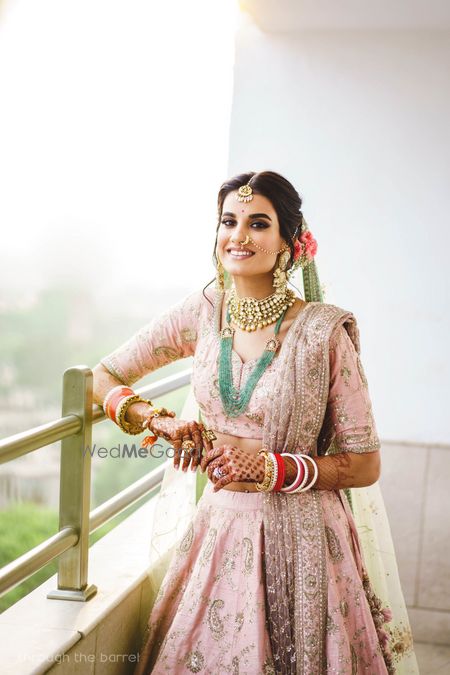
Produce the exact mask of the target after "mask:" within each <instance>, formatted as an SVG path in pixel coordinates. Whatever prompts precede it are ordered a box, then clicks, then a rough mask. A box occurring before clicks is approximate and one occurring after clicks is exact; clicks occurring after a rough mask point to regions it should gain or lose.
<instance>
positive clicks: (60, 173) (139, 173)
mask: <svg viewBox="0 0 450 675" xmlns="http://www.w3.org/2000/svg"><path fill="white" fill-rule="evenodd" d="M239 17H240V15H239V10H238V5H237V2H233V1H231V0H189V2H186V1H185V0H184V1H182V0H175V1H171V2H149V0H126V1H125V0H122V2H118V1H117V0H76V1H75V0H72V2H70V1H68V0H65V1H64V2H61V0H40V1H39V2H35V1H34V0H3V2H1V0H0V186H1V187H0V191H1V194H0V231H1V233H2V239H1V244H2V245H1V248H0V289H1V295H2V296H3V301H5V299H6V301H7V299H8V296H9V297H13V295H15V293H14V291H13V289H25V288H26V289H28V293H29V294H31V295H32V294H33V293H35V292H36V290H38V289H39V288H41V287H43V286H46V285H48V284H52V283H54V282H60V281H63V280H74V279H76V280H77V281H79V282H82V283H85V284H89V285H92V288H93V293H94V294H95V295H96V296H98V297H103V296H104V297H105V299H106V296H107V295H111V294H112V293H113V292H114V289H115V288H116V287H117V285H118V284H126V285H127V286H130V287H131V286H135V287H137V288H141V290H143V291H145V288H147V289H148V290H147V291H145V292H146V293H154V292H159V291H160V290H163V289H165V288H168V287H169V286H175V287H180V286H184V287H185V288H186V290H187V291H189V290H190V289H194V288H197V287H199V286H200V285H204V284H206V283H207V282H208V281H209V280H210V279H211V278H212V277H213V276H214V267H213V265H212V262H211V255H212V250H213V244H214V236H215V225H216V199H217V191H218V189H219V186H220V184H221V182H222V181H223V180H225V179H226V178H227V177H228V176H227V164H228V136H229V120H230V113H231V99H232V84H233V79H232V76H233V65H234V34H235V31H236V29H237V24H238V21H239ZM243 170H246V167H243ZM7 304H8V303H7Z"/></svg>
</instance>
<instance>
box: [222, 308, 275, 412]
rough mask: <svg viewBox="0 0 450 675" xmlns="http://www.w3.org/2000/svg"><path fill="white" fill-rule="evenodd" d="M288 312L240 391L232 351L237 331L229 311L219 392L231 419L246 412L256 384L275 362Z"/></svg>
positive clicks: (225, 328)
mask: <svg viewBox="0 0 450 675" xmlns="http://www.w3.org/2000/svg"><path fill="white" fill-rule="evenodd" d="M287 310H288V308H287V307H286V309H285V310H284V312H283V313H282V314H281V316H280V317H279V318H278V320H277V322H276V324H275V330H274V337H272V338H270V339H269V340H268V341H267V342H266V346H265V348H264V351H263V353H262V355H261V356H260V357H259V359H258V361H257V362H256V365H255V367H254V368H253V370H252V372H251V373H250V375H249V376H248V378H247V381H246V383H245V386H244V387H243V389H242V390H240V389H237V388H236V387H235V386H234V384H233V365H232V349H233V335H234V332H235V330H234V328H232V327H231V326H230V311H229V309H227V325H226V326H225V327H224V328H222V330H221V331H220V353H219V391H220V398H221V399H222V405H223V409H224V411H225V413H226V414H227V415H228V416H229V417H238V416H239V415H241V414H242V413H243V412H244V410H246V408H247V406H248V403H249V401H250V398H251V395H252V394H253V390H254V389H255V387H256V383H257V382H258V380H259V379H260V377H261V376H262V374H263V373H264V371H265V370H266V368H267V367H268V365H269V364H270V363H271V362H272V361H273V357H274V356H275V352H276V351H277V349H278V347H279V346H280V341H279V339H278V338H277V337H276V336H277V334H278V331H279V330H280V326H281V322H282V321H283V319H284V315H285V314H286V312H287Z"/></svg>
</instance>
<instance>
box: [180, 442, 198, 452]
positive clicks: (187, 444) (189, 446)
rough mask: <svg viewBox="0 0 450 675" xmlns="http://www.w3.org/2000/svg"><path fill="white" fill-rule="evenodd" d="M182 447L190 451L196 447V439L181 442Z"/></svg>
mask: <svg viewBox="0 0 450 675" xmlns="http://www.w3.org/2000/svg"><path fill="white" fill-rule="evenodd" d="M181 448H182V449H183V450H187V451H188V452H191V451H192V450H193V449H194V448H195V443H194V441H183V442H182V444H181Z"/></svg>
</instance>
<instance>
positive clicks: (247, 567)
mask: <svg viewBox="0 0 450 675" xmlns="http://www.w3.org/2000/svg"><path fill="white" fill-rule="evenodd" d="M242 545H243V547H244V574H251V572H252V571H253V543H252V540H251V539H249V538H248V537H244V539H243V540H242Z"/></svg>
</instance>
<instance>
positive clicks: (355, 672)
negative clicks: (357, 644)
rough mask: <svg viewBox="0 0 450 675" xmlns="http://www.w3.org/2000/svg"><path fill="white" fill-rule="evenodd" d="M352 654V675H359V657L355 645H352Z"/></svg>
mask: <svg viewBox="0 0 450 675" xmlns="http://www.w3.org/2000/svg"><path fill="white" fill-rule="evenodd" d="M350 650H351V654H352V675H358V656H357V654H356V652H355V648H354V646H353V645H350Z"/></svg>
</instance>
